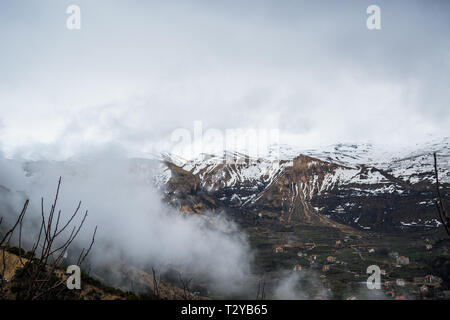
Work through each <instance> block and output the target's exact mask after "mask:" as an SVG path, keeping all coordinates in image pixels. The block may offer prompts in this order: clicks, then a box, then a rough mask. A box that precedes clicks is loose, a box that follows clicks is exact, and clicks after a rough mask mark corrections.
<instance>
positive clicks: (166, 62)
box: [0, 0, 450, 158]
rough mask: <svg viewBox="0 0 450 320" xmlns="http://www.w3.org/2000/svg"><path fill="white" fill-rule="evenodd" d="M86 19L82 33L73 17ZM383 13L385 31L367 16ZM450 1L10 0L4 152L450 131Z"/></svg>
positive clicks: (2, 49) (400, 136) (0, 94)
mask: <svg viewBox="0 0 450 320" xmlns="http://www.w3.org/2000/svg"><path fill="white" fill-rule="evenodd" d="M70 4H76V5H79V7H80V8H81V29H80V30H68V29H67V28H66V19H67V18H68V16H69V15H68V14H66V8H67V7H68V6H69V5H70ZM371 4H377V5H379V6H380V8H381V27H382V29H381V30H373V31H370V30H368V29H367V27H366V19H367V14H366V9H367V7H368V6H369V5H371ZM449 88H450V1H445V0H443V1H437V0H434V1H425V0H423V1H413V0H407V1H406V0H405V1H398V0H397V1H396V0H389V1H381V0H372V1H356V0H355V1H345V0H339V1H337V0H336V1H300V0H283V1H268V0H240V1H232V0H231V1H230V0H227V1H223V0H222V1H218V0H208V1H206V0H204V1H201V0H197V1H194V0H183V1H182V0H179V1H170V0H168V1H167V0H164V1H162V0H159V1H138V0H135V1H114V0H108V1H106V0H105V1H102V0H95V1H92V0H71V1H66V0H59V1H56V0H40V1H35V0H20V1H19V0H2V1H1V2H0V148H1V149H2V150H4V151H5V152H6V154H8V155H10V156H12V155H22V156H26V157H50V158H64V157H68V156H71V155H74V154H77V153H79V152H80V151H85V150H87V149H89V148H96V147H98V146H103V145H106V144H110V143H113V144H117V145H120V146H122V147H123V148H124V149H126V150H127V151H128V152H129V153H130V154H133V155H135V154H140V155H145V154H146V153H150V152H157V151H160V150H161V148H165V147H166V146H167V142H168V141H170V136H171V133H172V132H173V131H174V130H175V129H177V128H186V129H193V121H195V120H201V121H202V122H203V126H204V129H206V128H216V129H220V130H226V129H232V128H260V129H261V128H262V129H274V128H278V129H280V130H281V140H282V141H281V142H285V143H292V144H298V145H300V146H304V147H313V146H319V145H324V144H331V143H335V142H367V141H370V142H374V143H385V142H391V143H394V144H397V145H404V144H409V143H413V142H415V141H419V140H420V141H421V140H424V139H427V138H428V137H430V135H433V136H448V135H450V129H449V128H450V115H449V112H448V110H449V104H450V102H449V101H450V90H449Z"/></svg>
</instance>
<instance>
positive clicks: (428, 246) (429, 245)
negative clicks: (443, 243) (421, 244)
mask: <svg viewBox="0 0 450 320" xmlns="http://www.w3.org/2000/svg"><path fill="white" fill-rule="evenodd" d="M425 249H427V250H428V251H430V250H431V249H433V245H431V244H429V243H428V244H426V245H425Z"/></svg>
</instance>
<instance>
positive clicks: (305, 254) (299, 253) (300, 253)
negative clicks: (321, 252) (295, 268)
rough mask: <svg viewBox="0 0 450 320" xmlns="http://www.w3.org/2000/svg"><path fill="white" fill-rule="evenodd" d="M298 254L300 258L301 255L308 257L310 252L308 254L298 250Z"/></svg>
mask: <svg viewBox="0 0 450 320" xmlns="http://www.w3.org/2000/svg"><path fill="white" fill-rule="evenodd" d="M297 256H299V257H300V258H301V257H307V256H308V254H307V253H303V252H301V251H299V252H297Z"/></svg>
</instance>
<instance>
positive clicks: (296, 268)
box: [294, 264, 302, 271]
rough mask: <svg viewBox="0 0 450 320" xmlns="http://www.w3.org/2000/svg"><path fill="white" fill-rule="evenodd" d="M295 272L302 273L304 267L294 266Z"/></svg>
mask: <svg viewBox="0 0 450 320" xmlns="http://www.w3.org/2000/svg"><path fill="white" fill-rule="evenodd" d="M294 271H302V266H301V265H299V264H296V265H295V266H294Z"/></svg>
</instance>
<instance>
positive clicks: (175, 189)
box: [135, 138, 450, 231]
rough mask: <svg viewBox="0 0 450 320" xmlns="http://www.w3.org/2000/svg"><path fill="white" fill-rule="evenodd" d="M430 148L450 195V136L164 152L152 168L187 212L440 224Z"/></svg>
mask: <svg viewBox="0 0 450 320" xmlns="http://www.w3.org/2000/svg"><path fill="white" fill-rule="evenodd" d="M433 152H437V153H438V159H439V175H440V181H441V185H442V188H443V193H444V194H446V195H448V194H449V191H450V163H449V159H450V142H449V139H448V138H445V139H442V140H439V141H433V142H430V143H427V144H422V145H415V146H414V147H413V148H405V149H403V150H399V151H395V152H394V151H388V150H382V149H380V148H376V147H375V146H373V145H371V144H336V145H332V146H328V147H326V148H321V149H309V150H298V149H295V148H292V147H290V146H286V145H281V146H273V147H272V149H271V150H270V152H269V153H268V155H267V156H266V157H264V158H258V159H256V158H251V157H249V156H246V155H245V154H242V153H238V152H226V153H224V154H222V155H204V154H203V155H200V156H199V157H197V158H195V159H192V160H183V159H181V158H179V157H176V156H174V155H170V154H166V155H164V156H163V157H162V158H161V159H160V160H161V165H160V167H159V169H158V170H159V171H158V170H157V171H153V172H152V174H153V181H154V183H155V184H156V185H157V186H158V187H159V188H160V189H161V190H162V191H163V192H164V193H165V198H166V200H167V201H168V202H169V203H171V204H172V205H173V206H175V207H177V208H179V209H180V210H181V211H186V212H192V213H201V212H203V211H204V210H211V211H216V210H225V211H231V212H233V214H234V215H235V216H241V217H246V219H247V221H252V223H259V222H263V221H264V222H266V223H268V222H272V223H281V224H286V225H292V224H296V223H306V224H320V225H334V226H344V225H346V226H351V227H355V228H359V229H371V230H377V231H393V230H404V229H410V228H412V227H416V228H417V227H421V228H432V227H437V226H439V224H440V223H439V221H438V220H437V217H436V212H435V205H434V199H435V181H434V167H433ZM278 159H281V160H279V161H278ZM146 161H147V160H143V159H141V160H137V159H135V167H136V166H138V167H139V166H140V167H141V171H142V168H145V167H146V165H145V162H146ZM258 221H259V222H258Z"/></svg>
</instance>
